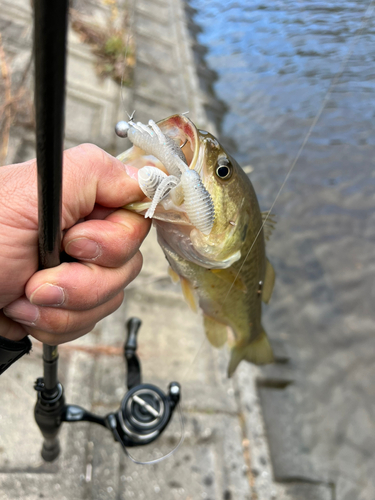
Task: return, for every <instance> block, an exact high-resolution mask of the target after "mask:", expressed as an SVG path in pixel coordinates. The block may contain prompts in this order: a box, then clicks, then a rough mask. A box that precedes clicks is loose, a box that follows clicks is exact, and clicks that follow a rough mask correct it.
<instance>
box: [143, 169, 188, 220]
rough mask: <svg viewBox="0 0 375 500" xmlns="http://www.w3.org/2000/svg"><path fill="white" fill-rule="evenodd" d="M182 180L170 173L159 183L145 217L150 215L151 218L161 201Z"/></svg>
mask: <svg viewBox="0 0 375 500" xmlns="http://www.w3.org/2000/svg"><path fill="white" fill-rule="evenodd" d="M179 182H180V180H179V179H178V178H177V177H175V176H174V175H168V176H167V177H165V178H164V179H163V180H162V181H161V182H160V184H159V185H158V187H157V189H156V191H155V195H154V197H153V200H152V203H151V205H150V208H149V209H148V210H147V212H146V213H145V218H146V219H147V218H148V217H149V218H150V219H151V218H152V217H153V215H154V212H155V210H156V207H157V205H158V203H160V201H161V200H162V199H163V198H165V197H166V196H167V194H168V193H169V192H170V190H171V189H173V188H174V187H176V186H177V185H178V184H179Z"/></svg>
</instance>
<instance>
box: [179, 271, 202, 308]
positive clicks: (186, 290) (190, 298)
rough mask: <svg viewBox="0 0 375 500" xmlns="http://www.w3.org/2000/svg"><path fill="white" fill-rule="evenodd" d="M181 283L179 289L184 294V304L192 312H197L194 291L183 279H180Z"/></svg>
mask: <svg viewBox="0 0 375 500" xmlns="http://www.w3.org/2000/svg"><path fill="white" fill-rule="evenodd" d="M180 281H181V289H182V293H183V294H184V297H185V300H186V302H187V303H188V304H189V306H190V308H191V310H192V311H194V312H197V311H198V304H197V299H196V296H195V293H194V290H193V288H192V286H191V284H190V282H189V281H188V280H187V279H185V278H182V277H181V278H180Z"/></svg>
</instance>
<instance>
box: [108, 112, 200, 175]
mask: <svg viewBox="0 0 375 500" xmlns="http://www.w3.org/2000/svg"><path fill="white" fill-rule="evenodd" d="M157 125H158V126H159V128H160V130H161V131H162V132H163V134H165V135H166V136H168V137H170V138H171V139H172V140H173V141H174V142H176V144H178V146H179V147H180V149H181V151H182V153H183V155H184V156H185V158H186V162H187V165H188V167H189V168H190V169H193V170H195V169H196V166H197V162H198V156H199V136H198V130H197V128H196V126H195V125H194V123H193V122H192V121H191V120H190V119H189V118H188V117H187V116H185V115H172V116H170V117H169V118H165V119H163V120H160V121H159V122H157ZM117 159H118V160H120V161H121V162H123V163H126V164H127V165H131V166H133V167H136V168H138V169H140V168H142V167H144V166H146V165H152V166H155V167H157V168H159V169H160V170H162V171H163V172H164V173H167V170H166V168H165V166H164V165H163V164H162V163H161V162H160V161H159V160H158V159H157V158H155V157H154V156H152V155H150V154H148V153H147V152H146V151H144V150H143V149H141V148H140V147H138V146H133V147H131V148H130V149H128V150H127V151H124V152H123V153H121V154H120V155H119V156H118V157H117Z"/></svg>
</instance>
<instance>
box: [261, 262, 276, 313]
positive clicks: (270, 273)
mask: <svg viewBox="0 0 375 500" xmlns="http://www.w3.org/2000/svg"><path fill="white" fill-rule="evenodd" d="M274 284H275V271H274V269H273V266H272V264H271V262H270V261H269V260H268V259H267V258H266V272H265V275H264V283H263V290H262V300H263V302H264V303H265V304H268V302H269V301H270V298H271V295H272V291H273V286H274Z"/></svg>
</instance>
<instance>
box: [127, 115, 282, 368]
mask: <svg viewBox="0 0 375 500" xmlns="http://www.w3.org/2000/svg"><path fill="white" fill-rule="evenodd" d="M158 125H159V126H160V128H161V129H162V130H163V132H164V133H165V134H167V133H168V132H169V133H170V135H171V136H172V137H173V138H175V140H177V139H176V138H177V137H178V139H179V140H180V141H181V143H183V142H184V139H185V140H186V139H187V140H188V142H187V144H186V146H185V147H183V148H182V151H183V152H184V153H185V156H186V158H187V160H188V164H189V168H190V169H194V170H196V171H198V172H199V175H200V177H201V179H202V181H203V184H204V187H205V189H206V190H207V191H208V192H209V194H210V195H211V198H212V202H213V205H214V210H215V219H214V223H213V227H212V230H211V231H210V233H209V234H203V233H201V232H200V231H199V230H197V229H196V228H194V227H193V226H192V224H191V223H190V221H189V219H188V218H187V217H186V214H185V213H184V204H182V205H178V204H175V203H174V202H173V201H172V200H171V199H169V198H170V197H167V198H166V201H165V202H162V204H161V206H160V207H159V208H158V209H157V211H156V212H155V214H154V224H155V226H156V229H157V234H158V242H159V244H160V246H161V247H162V249H163V251H164V253H165V256H166V258H167V260H168V262H169V264H170V267H171V275H172V278H174V279H175V281H177V279H180V281H181V285H182V289H183V292H184V295H185V298H186V299H187V301H188V302H189V303H190V305H191V307H192V308H193V309H194V308H197V306H199V307H200V308H201V310H202V311H203V315H204V326H205V330H206V335H207V337H208V339H209V341H210V342H211V344H213V345H214V346H216V347H220V346H222V345H223V344H224V343H225V342H226V341H227V339H228V333H229V343H230V345H231V360H230V363H229V367H228V374H229V376H231V375H232V374H233V372H234V370H235V369H236V367H237V366H238V364H239V362H240V361H241V360H242V359H245V360H247V361H250V362H253V363H256V364H264V363H269V362H271V361H272V360H273V355H272V350H271V347H270V345H269V342H268V339H267V336H266V334H265V332H264V329H263V327H262V324H261V313H262V306H261V302H262V300H263V301H264V302H268V300H269V299H270V296H271V293H272V289H273V284H274V272H273V269H272V266H271V264H270V263H269V262H268V260H267V258H266V254H265V239H264V233H263V229H262V223H263V220H262V214H261V212H260V209H259V204H258V201H257V197H256V194H255V191H254V188H253V186H252V184H251V182H250V180H249V178H248V177H247V175H246V174H245V173H244V172H243V170H242V169H241V167H240V166H239V165H238V164H237V163H236V161H235V160H234V159H233V158H231V157H230V156H229V155H228V154H227V153H226V152H225V151H224V149H223V148H222V147H221V146H220V144H219V142H218V141H217V140H216V139H215V138H214V137H213V136H212V135H210V134H209V133H207V132H205V131H201V130H197V129H196V128H195V126H194V125H193V124H192V122H190V120H188V119H187V118H186V117H181V116H179V115H175V116H173V117H170V118H169V119H166V120H163V121H162V122H159V123H158ZM130 156H131V155H127V157H128V158H130ZM122 159H123V160H125V161H126V157H124V156H123V158H122ZM129 208H131V209H133V210H137V211H142V209H143V208H144V204H143V205H142V204H138V206H135V205H133V206H132V207H129Z"/></svg>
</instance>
